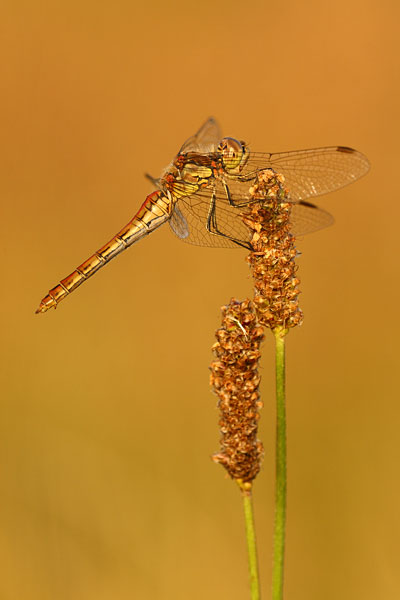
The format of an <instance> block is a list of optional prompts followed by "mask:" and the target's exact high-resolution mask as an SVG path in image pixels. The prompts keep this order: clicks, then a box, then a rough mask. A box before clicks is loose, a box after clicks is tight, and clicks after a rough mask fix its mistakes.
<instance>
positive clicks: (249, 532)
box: [238, 481, 261, 600]
mask: <svg viewBox="0 0 400 600" xmlns="http://www.w3.org/2000/svg"><path fill="white" fill-rule="evenodd" d="M238 483H239V486H240V488H241V490H242V498H243V509H244V520H245V525H246V540H247V552H248V557H249V574H250V598H251V600H260V598H261V596H260V580H259V575H258V561H257V545H256V532H255V528H254V514H253V500H252V495H251V484H242V483H241V482H239V481H238Z"/></svg>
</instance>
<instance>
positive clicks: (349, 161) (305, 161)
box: [244, 146, 370, 200]
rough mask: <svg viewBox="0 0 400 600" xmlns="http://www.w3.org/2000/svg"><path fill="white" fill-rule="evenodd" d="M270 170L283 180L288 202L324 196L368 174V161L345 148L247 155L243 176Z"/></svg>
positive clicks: (332, 147) (350, 149) (333, 147)
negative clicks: (288, 196)
mask: <svg viewBox="0 0 400 600" xmlns="http://www.w3.org/2000/svg"><path fill="white" fill-rule="evenodd" d="M266 168H272V169H274V170H275V171H276V172H277V173H281V174H282V175H284V177H285V185H286V186H287V187H288V189H289V192H290V198H291V199H292V200H305V199H306V198H311V197H314V196H320V195H322V194H328V193H329V192H333V191H335V190H337V189H339V188H341V187H343V186H345V185H348V184H349V183H352V182H353V181H356V180H357V179H359V178H360V177H362V176H363V175H365V174H366V173H368V171H369V168H370V165H369V162H368V159H367V158H366V157H365V156H364V155H363V154H361V152H357V150H353V149H352V148H347V147H345V146H330V147H327V148H315V149H312V150H295V151H292V152H279V153H275V154H270V153H260V152H251V153H250V156H249V160H248V162H247V164H246V169H245V171H244V172H245V173H247V174H248V175H250V176H251V173H253V172H255V171H257V170H261V169H266Z"/></svg>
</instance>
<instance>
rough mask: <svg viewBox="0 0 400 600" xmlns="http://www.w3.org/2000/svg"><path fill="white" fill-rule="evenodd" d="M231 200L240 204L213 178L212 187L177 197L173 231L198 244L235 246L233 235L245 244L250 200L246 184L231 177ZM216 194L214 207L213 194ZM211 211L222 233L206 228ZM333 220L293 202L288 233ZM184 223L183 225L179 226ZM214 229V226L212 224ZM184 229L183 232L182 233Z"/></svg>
mask: <svg viewBox="0 0 400 600" xmlns="http://www.w3.org/2000/svg"><path fill="white" fill-rule="evenodd" d="M227 184H228V187H229V194H230V197H231V200H232V201H233V202H234V203H236V204H241V205H242V206H241V207H238V206H236V207H235V206H232V205H231V204H229V200H228V197H227V194H226V189H225V186H224V185H223V183H222V182H221V181H219V180H215V181H214V186H213V187H212V186H209V187H207V188H203V189H202V190H200V191H199V192H197V193H196V194H193V195H192V196H186V197H183V198H180V200H179V201H178V203H177V206H176V208H175V210H174V214H173V216H172V219H171V222H170V223H171V227H172V230H173V231H174V233H175V234H176V235H177V236H178V237H179V238H180V239H182V240H183V241H185V242H188V243H190V244H195V245H198V246H210V247H219V248H221V247H222V248H238V247H239V246H238V244H236V243H235V242H233V241H232V240H231V239H229V238H234V239H235V240H238V241H239V242H242V243H244V244H246V243H248V242H249V241H250V238H251V234H250V231H249V229H248V228H247V227H246V225H245V224H244V223H243V218H242V217H243V214H244V213H245V212H246V206H245V205H246V204H247V203H248V202H249V201H250V194H249V183H248V182H246V183H245V182H239V181H235V180H230V181H228V182H227ZM213 194H214V197H215V204H214V206H213V203H212V197H213ZM211 212H213V216H214V220H213V223H214V225H215V227H216V228H217V229H218V231H220V232H221V234H222V235H216V234H215V233H212V232H211V231H209V230H208V228H207V223H208V222H209V220H210V213H211ZM333 222H334V219H333V217H332V215H331V214H330V213H328V212H327V211H325V210H323V209H321V208H319V207H318V206H315V204H312V203H311V202H306V201H299V202H296V203H293V205H292V213H291V223H292V229H291V232H292V233H293V234H294V235H297V236H299V235H305V234H306V233H312V232H314V231H318V230H319V229H323V228H324V227H328V226H329V225H332V223H333ZM182 224H184V225H182ZM211 229H212V231H214V227H211ZM182 231H184V233H185V235H182V233H181V232H182Z"/></svg>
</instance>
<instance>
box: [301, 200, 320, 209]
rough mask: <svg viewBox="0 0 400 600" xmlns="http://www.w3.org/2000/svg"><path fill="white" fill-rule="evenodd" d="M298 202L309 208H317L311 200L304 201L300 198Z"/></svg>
mask: <svg viewBox="0 0 400 600" xmlns="http://www.w3.org/2000/svg"><path fill="white" fill-rule="evenodd" d="M298 204H301V205H302V206H308V207H309V208H318V206H317V205H316V204H313V203H312V202H306V200H300V201H299V202H298Z"/></svg>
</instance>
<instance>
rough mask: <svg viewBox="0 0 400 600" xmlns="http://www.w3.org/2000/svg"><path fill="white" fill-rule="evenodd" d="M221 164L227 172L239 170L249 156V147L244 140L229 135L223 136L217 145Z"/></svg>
mask: <svg viewBox="0 0 400 600" xmlns="http://www.w3.org/2000/svg"><path fill="white" fill-rule="evenodd" d="M218 153H219V154H220V155H221V158H222V164H223V167H224V169H225V170H226V171H227V172H236V173H237V172H240V171H241V170H242V168H243V167H244V165H245V164H246V162H247V159H248V158H249V149H248V147H247V146H246V143H245V142H239V141H238V140H235V139H233V138H230V137H226V138H223V139H222V140H221V141H220V143H219V145H218Z"/></svg>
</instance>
